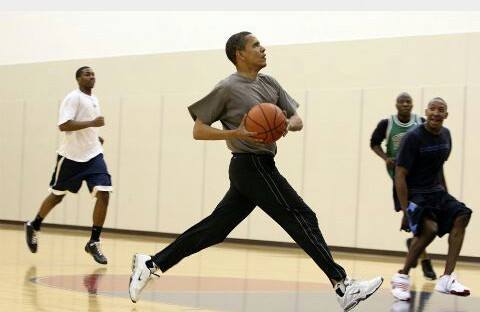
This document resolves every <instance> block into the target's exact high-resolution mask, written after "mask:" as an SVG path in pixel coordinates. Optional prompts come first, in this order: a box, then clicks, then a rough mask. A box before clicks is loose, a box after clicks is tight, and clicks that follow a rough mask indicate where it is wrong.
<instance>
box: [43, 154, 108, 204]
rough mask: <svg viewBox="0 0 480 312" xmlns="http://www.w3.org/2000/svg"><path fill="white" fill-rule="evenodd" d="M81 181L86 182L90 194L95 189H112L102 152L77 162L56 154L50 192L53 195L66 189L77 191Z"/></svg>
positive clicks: (64, 192) (62, 192) (60, 193)
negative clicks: (87, 159)
mask: <svg viewBox="0 0 480 312" xmlns="http://www.w3.org/2000/svg"><path fill="white" fill-rule="evenodd" d="M83 181H85V182H87V186H88V190H89V191H90V193H92V195H95V194H96V192H97V191H106V192H111V191H112V190H113V187H112V180H111V177H110V174H109V173H108V170H107V165H106V164H105V160H104V159H103V154H98V155H97V156H95V157H93V158H92V159H90V160H89V161H86V162H77V161H73V160H70V159H68V158H65V157H64V156H60V155H58V156H57V165H56V166H55V170H54V172H53V175H52V180H51V181H50V189H49V190H50V192H52V193H53V194H55V195H64V194H66V193H67V191H68V192H71V193H77V192H78V190H79V189H80V187H81V186H82V182H83Z"/></svg>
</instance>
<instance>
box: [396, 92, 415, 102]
mask: <svg viewBox="0 0 480 312" xmlns="http://www.w3.org/2000/svg"><path fill="white" fill-rule="evenodd" d="M405 98H406V99H409V100H410V101H411V100H412V96H411V95H410V94H408V93H407V92H402V93H400V94H399V95H398V96H397V103H399V102H400V99H405Z"/></svg>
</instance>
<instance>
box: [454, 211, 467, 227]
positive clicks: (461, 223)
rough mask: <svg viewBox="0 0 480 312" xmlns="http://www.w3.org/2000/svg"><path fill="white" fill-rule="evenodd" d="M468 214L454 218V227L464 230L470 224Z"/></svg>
mask: <svg viewBox="0 0 480 312" xmlns="http://www.w3.org/2000/svg"><path fill="white" fill-rule="evenodd" d="M470 216H471V215H470V214H464V215H460V216H458V217H456V218H455V222H454V226H455V227H458V228H466V227H467V225H468V223H469V222H470Z"/></svg>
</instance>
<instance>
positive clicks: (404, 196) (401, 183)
mask: <svg viewBox="0 0 480 312" xmlns="http://www.w3.org/2000/svg"><path fill="white" fill-rule="evenodd" d="M399 171H401V172H399ZM395 189H396V191H397V197H398V201H399V202H400V207H402V210H403V211H406V209H407V206H408V187H407V179H406V175H405V173H404V172H403V170H399V167H398V166H397V167H396V170H395Z"/></svg>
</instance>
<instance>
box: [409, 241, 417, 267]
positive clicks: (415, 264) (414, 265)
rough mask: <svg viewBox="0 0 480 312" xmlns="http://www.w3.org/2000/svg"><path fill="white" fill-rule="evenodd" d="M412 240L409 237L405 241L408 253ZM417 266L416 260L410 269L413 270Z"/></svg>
mask: <svg viewBox="0 0 480 312" xmlns="http://www.w3.org/2000/svg"><path fill="white" fill-rule="evenodd" d="M412 240H413V238H412V237H410V238H408V239H407V248H408V250H409V251H410V245H412ZM417 265H418V259H417V260H415V262H414V263H413V265H412V267H413V268H416V267H417Z"/></svg>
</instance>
